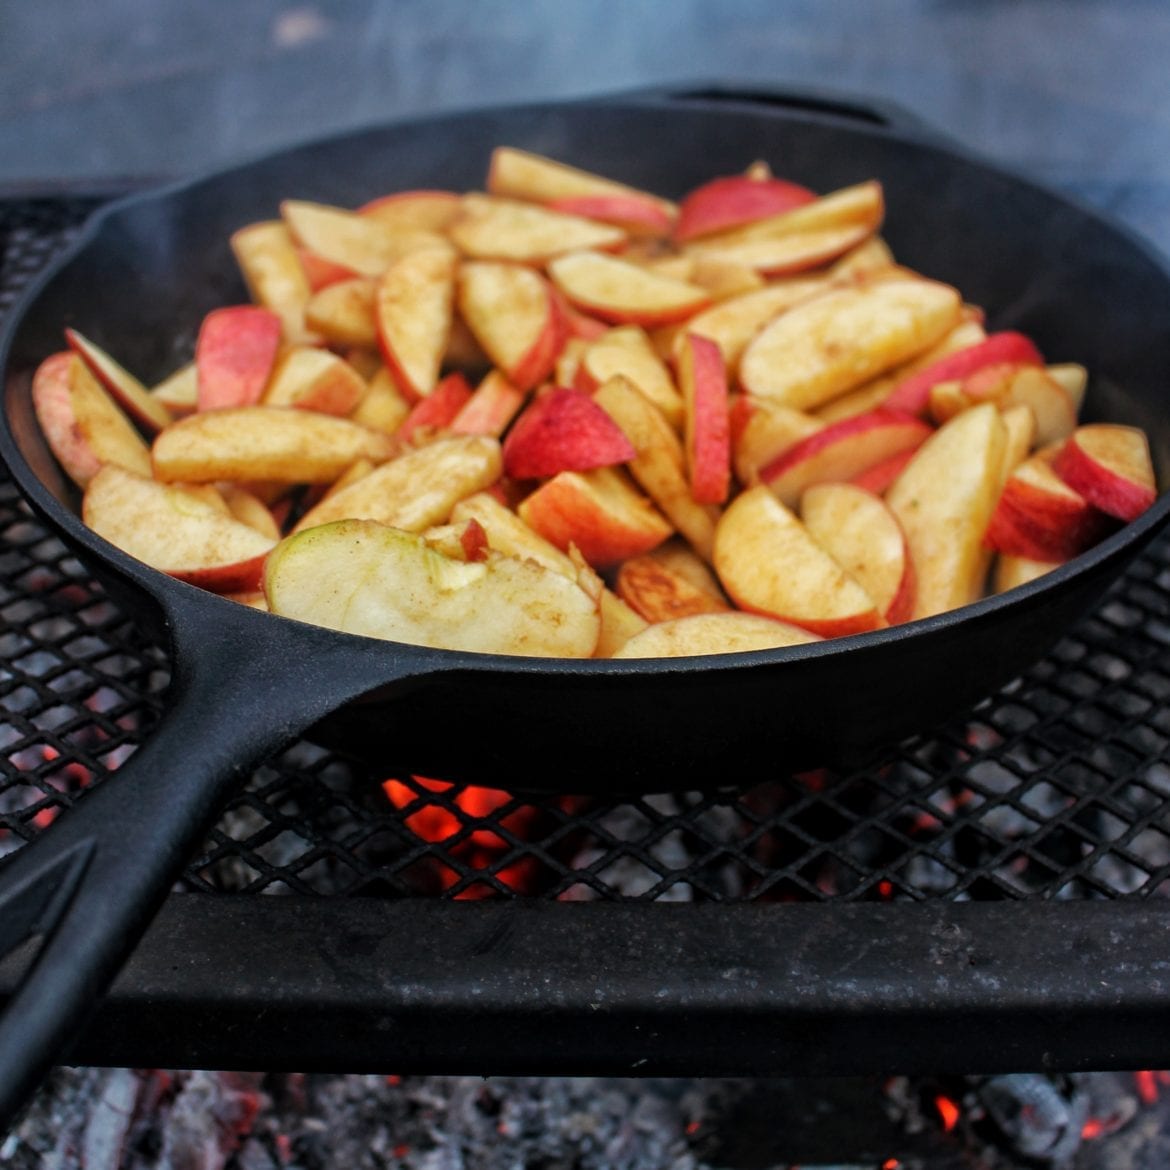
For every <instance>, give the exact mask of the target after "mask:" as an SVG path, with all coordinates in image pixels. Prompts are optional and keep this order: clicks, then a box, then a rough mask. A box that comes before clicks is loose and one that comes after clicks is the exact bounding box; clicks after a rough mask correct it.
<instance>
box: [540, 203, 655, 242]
mask: <svg viewBox="0 0 1170 1170" xmlns="http://www.w3.org/2000/svg"><path fill="white" fill-rule="evenodd" d="M545 206H546V207H547V208H548V209H549V210H550V211H560V212H563V213H564V214H565V215H576V216H580V217H582V218H583V219H594V220H597V221H598V222H600V223H607V224H612V225H613V226H614V227H617V228H621V229H622V231H624V232H627V233H628V234H630V235H632V236H668V235H670V231H671V228H672V227H673V226H674V221H673V220H672V218H671V216H670V214H669V213H668V212H667V211H666V209H665V208H664V207H662V206H661V205H659V204H657V203H653V202H651V201H650V200H648V199H645V198H643V197H642V196H640V195H563V196H561V197H560V198H559V199H552V200H550V201H549V202H547V203H546V204H545Z"/></svg>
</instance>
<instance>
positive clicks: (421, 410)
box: [397, 370, 472, 442]
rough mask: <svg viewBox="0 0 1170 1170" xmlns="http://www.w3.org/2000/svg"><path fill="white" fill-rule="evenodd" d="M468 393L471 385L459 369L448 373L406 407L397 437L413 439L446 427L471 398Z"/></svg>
mask: <svg viewBox="0 0 1170 1170" xmlns="http://www.w3.org/2000/svg"><path fill="white" fill-rule="evenodd" d="M471 395H472V390H471V385H470V384H469V383H468V381H467V379H466V378H465V377H464V376H463V374H462V373H461V372H460V371H459V370H456V371H455V372H454V373H453V374H448V375H447V376H446V377H445V378H441V379H440V380H439V384H438V385H437V386H436V387H435V389H434V390H433V391H432V392H431V393H430V394H428V395H427V396H426V398H420V399H419V401H418V402H416V403H415V404H414V406H412V407H411V408H410V412H409V413H408V414H407V416H406V418H404V419H403V420H402V424H401V426H399V428H398V431H397V437H398V438H400V439H403V440H410V441H413V442H417V441H418V440H419V438H420V437H422V436H429V435H431V434H434V433H435V432H437V431H443V430H446V429H447V428H448V427H449V426H450V425H451V424H452V423H453V422H454V421H455V419H456V418H457V417H458V416H459V412H460V411H461V410H462V409H463V408H464V407H465V406H466V405H467V404H468V403H469V402H470V401H471Z"/></svg>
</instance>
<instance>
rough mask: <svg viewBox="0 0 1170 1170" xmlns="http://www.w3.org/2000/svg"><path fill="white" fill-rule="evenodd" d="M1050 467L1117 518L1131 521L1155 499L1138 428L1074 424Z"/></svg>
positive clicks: (1150, 466)
mask: <svg viewBox="0 0 1170 1170" xmlns="http://www.w3.org/2000/svg"><path fill="white" fill-rule="evenodd" d="M1052 467H1053V470H1054V471H1055V472H1056V474H1057V475H1058V476H1059V477H1060V478H1061V479H1062V480H1064V482H1065V483H1067V484H1068V485H1069V487H1071V488H1072V489H1073V490H1074V491H1077V492H1080V494H1081V495H1082V496H1084V497H1085V499H1086V500H1088V501H1089V503H1091V504H1093V505H1094V506H1095V507H1097V508H1100V509H1101V511H1102V512H1105V513H1107V514H1108V515H1110V516H1115V517H1116V518H1117V519H1118V520H1124V521H1127V522H1128V521H1130V520H1136V519H1137V518H1138V517H1139V516H1140V515H1141V514H1142V513H1143V512H1144V511H1145V510H1146V509H1147V508H1148V507H1149V506H1150V505H1151V504H1152V503H1153V502H1154V500H1155V499H1156V498H1157V494H1158V488H1157V482H1156V479H1155V475H1154V465H1153V461H1152V459H1151V457H1150V444H1149V440H1148V439H1147V438H1146V435H1145V432H1144V431H1142V430H1140V429H1139V428H1137V427H1127V426H1121V425H1120V424H1118V423H1089V424H1087V425H1085V426H1080V427H1077V428H1076V430H1075V431H1073V433H1072V434H1071V435H1070V436H1069V438H1068V441H1067V442H1065V444H1064V445H1063V446H1062V447H1061V449H1060V451H1059V452H1058V453H1057V455H1056V458H1055V459H1054V461H1053V464H1052Z"/></svg>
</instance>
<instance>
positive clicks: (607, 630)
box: [593, 589, 647, 658]
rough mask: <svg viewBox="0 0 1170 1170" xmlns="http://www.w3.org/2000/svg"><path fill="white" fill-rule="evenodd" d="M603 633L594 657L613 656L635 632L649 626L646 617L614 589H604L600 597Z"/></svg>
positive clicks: (637, 632) (599, 605)
mask: <svg viewBox="0 0 1170 1170" xmlns="http://www.w3.org/2000/svg"><path fill="white" fill-rule="evenodd" d="M598 609H599V611H600V613H601V634H600V636H599V637H598V639H597V646H596V648H595V649H594V651H593V657H594V658H612V657H614V655H615V654H617V652H618V651H619V650H620V649H621V648H622V647H623V646H624V645H625V644H626V643H627V642H628V641H629V640H630V639H631V638H632V637H634V635H635V634H640V633H641V632H642V631H643V630H644V629H646V627H647V622H646V619H645V618H643V617H641V616H639V615H638V614H637V613H636V612H635V611H634V610H633V609H631V608H630V607H629V606H628V605H627V604H626V603H625V602H624V601H623V600H622V599H621V598H620V597H618V595H617V594H616V593H614V592H613V590H612V589H605V590H602V593H601V597H600V598H599V599H598Z"/></svg>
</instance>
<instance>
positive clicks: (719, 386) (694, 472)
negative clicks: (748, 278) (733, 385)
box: [678, 333, 731, 504]
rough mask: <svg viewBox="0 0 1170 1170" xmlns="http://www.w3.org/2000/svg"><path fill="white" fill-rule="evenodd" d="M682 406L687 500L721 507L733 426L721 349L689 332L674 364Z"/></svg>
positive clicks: (728, 475) (727, 479) (727, 482)
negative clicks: (729, 413)
mask: <svg viewBox="0 0 1170 1170" xmlns="http://www.w3.org/2000/svg"><path fill="white" fill-rule="evenodd" d="M678 382H679V387H680V389H681V390H682V395H683V405H684V419H685V431H684V449H685V451H686V464H687V474H688V478H689V479H690V483H691V497H692V498H693V499H694V501H695V503H697V504H722V503H723V502H724V501H725V500H726V499H727V494H728V492H729V491H730V489H731V426H730V422H729V420H728V406H727V371H726V369H725V368H724V365H723V355H722V353H721V352H720V350H719V346H717V345H716V344H715V342H713V341H711V340H710V339H709V338H707V337H700V336H699V335H698V334H696V333H689V334H687V336H686V339H685V340H684V342H683V346H682V351H681V353H680V355H679V361H678Z"/></svg>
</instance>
